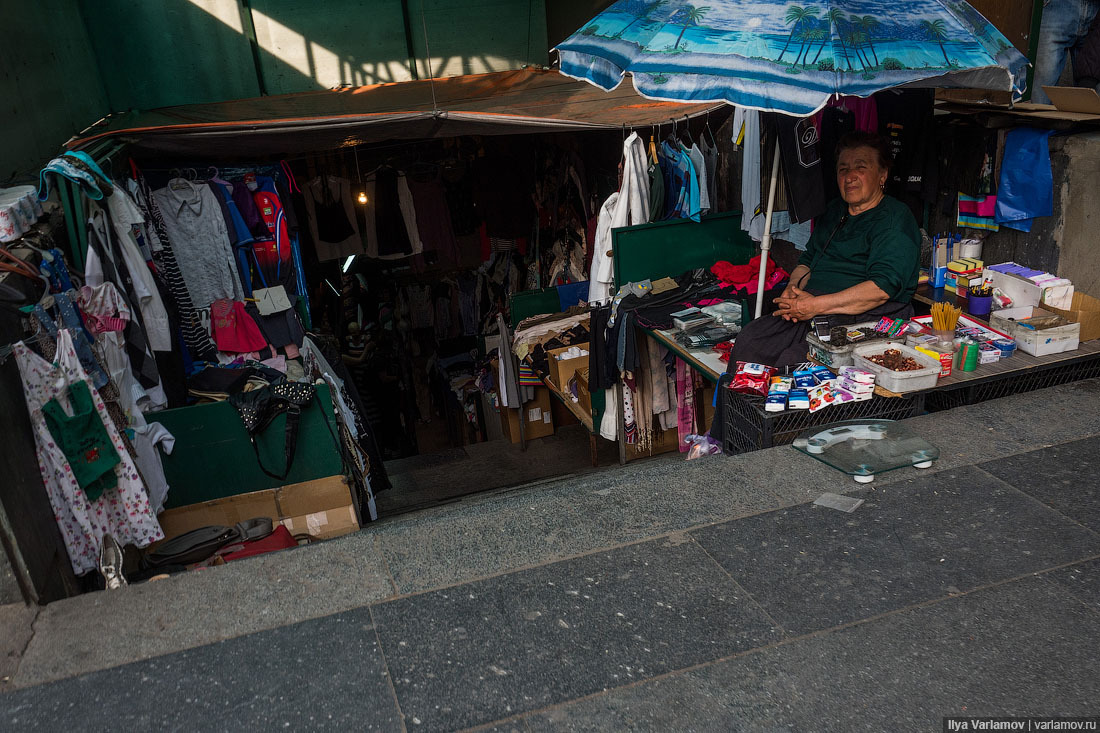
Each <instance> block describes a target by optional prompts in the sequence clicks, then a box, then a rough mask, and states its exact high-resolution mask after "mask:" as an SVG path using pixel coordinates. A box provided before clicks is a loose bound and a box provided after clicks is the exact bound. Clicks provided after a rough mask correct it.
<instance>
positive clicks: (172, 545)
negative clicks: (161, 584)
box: [145, 517, 273, 568]
mask: <svg viewBox="0 0 1100 733" xmlns="http://www.w3.org/2000/svg"><path fill="white" fill-rule="evenodd" d="M272 529H273V523H272V521H271V519H270V518H269V517H257V518H256V519H248V520H245V521H243V522H238V523H237V524H235V525H234V526H232V527H222V526H220V525H211V526H209V527H199V528H198V529H193V530H191V531H190V532H186V533H184V534H181V535H179V536H177V537H172V538H170V539H167V540H165V541H164V542H161V543H160V544H159V545H157V547H156V549H154V550H151V551H150V552H148V553H147V554H146V555H145V566H146V567H149V568H155V567H160V566H162V565H190V564H192V563H196V562H202V561H203V560H205V559H207V558H208V557H210V556H211V555H213V554H214V553H215V552H217V551H218V550H220V549H221V548H222V547H225V546H226V545H228V544H229V543H231V542H244V541H247V540H254V539H260V538H262V537H267V536H268V535H269V534H271V532H272Z"/></svg>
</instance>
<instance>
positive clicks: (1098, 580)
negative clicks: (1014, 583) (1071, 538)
mask: <svg viewBox="0 0 1100 733" xmlns="http://www.w3.org/2000/svg"><path fill="white" fill-rule="evenodd" d="M1043 577H1044V578H1046V579H1047V580H1050V581H1052V582H1054V583H1056V584H1058V585H1059V586H1060V587H1061V588H1062V589H1063V590H1065V591H1066V592H1068V593H1069V594H1070V595H1071V596H1073V597H1074V598H1076V599H1077V600H1079V601H1081V603H1084V604H1085V605H1086V606H1088V607H1089V608H1091V609H1092V610H1094V611H1097V612H1100V560H1089V561H1087V562H1082V563H1078V564H1076V565H1070V566H1069V567H1064V568H1059V569H1058V570H1051V571H1050V572H1049V573H1044V574H1043Z"/></svg>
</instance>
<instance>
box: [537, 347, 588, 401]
mask: <svg viewBox="0 0 1100 733" xmlns="http://www.w3.org/2000/svg"><path fill="white" fill-rule="evenodd" d="M571 348H573V347H572V346H563V347H561V348H560V349H550V350H549V351H547V352H546V355H547V356H548V357H549V362H550V381H551V382H553V384H554V386H555V387H557V388H558V391H559V392H561V393H562V394H565V391H566V387H567V385H568V384H569V380H570V379H572V378H573V375H574V374H576V373H577V372H579V371H580V370H581V369H587V368H588V354H585V355H584V356H576V357H573V358H572V359H558V356H559V355H561V354H564V353H565V352H567V351H569V349H571ZM581 348H582V349H583V348H584V347H583V346H582V347H581ZM585 351H587V349H585Z"/></svg>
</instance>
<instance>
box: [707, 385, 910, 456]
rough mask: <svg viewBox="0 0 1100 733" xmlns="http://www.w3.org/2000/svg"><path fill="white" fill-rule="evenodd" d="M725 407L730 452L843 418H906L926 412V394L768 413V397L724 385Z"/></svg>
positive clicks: (783, 440) (782, 441)
mask: <svg viewBox="0 0 1100 733" xmlns="http://www.w3.org/2000/svg"><path fill="white" fill-rule="evenodd" d="M719 394H720V395H721V397H720V399H721V402H722V404H720V405H719V408H720V409H722V410H725V425H724V429H725V435H723V436H722V450H723V451H724V452H725V453H727V454H734V453H747V452H749V451H754V450H761V449H763V448H771V447H772V446H776V445H786V444H788V443H792V442H794V439H795V438H797V437H798V435H799V433H801V432H802V431H803V430H805V429H806V428H812V427H817V426H818V425H821V426H825V425H829V424H830V423H834V422H838V421H840V420H859V419H868V420H874V419H880V420H904V419H905V418H907V417H915V416H916V415H919V414H921V413H922V412H923V411H924V396H925V395H924V394H923V393H919V394H913V395H904V396H902V397H878V396H875V397H872V398H871V399H869V400H864V401H862V402H849V403H847V404H843V405H833V406H832V407H827V408H825V409H824V410H819V411H817V412H810V411H809V410H786V411H784V412H765V411H764V398H763V397H760V396H758V395H746V394H741V393H740V392H733V391H731V390H729V389H725V388H722V389H720V390H719Z"/></svg>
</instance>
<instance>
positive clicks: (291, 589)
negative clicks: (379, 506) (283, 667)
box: [16, 531, 394, 686]
mask: <svg viewBox="0 0 1100 733" xmlns="http://www.w3.org/2000/svg"><path fill="white" fill-rule="evenodd" d="M393 595H394V591H393V585H392V584H391V583H390V580H389V576H388V575H387V574H386V570H385V565H384V563H383V562H382V557H381V555H380V554H379V552H378V550H377V549H376V548H375V543H374V539H373V538H372V537H371V536H370V535H369V534H368V533H367V532H365V531H364V532H356V533H355V534H352V535H347V536H345V537H340V538H338V539H334V540H329V541H327V542H319V543H316V544H313V545H309V546H308V547H299V548H295V549H293V550H284V551H282V552H274V553H269V554H267V555H260V556H257V557H250V558H246V559H244V560H238V561H235V562H231V563H229V564H227V565H224V566H220V567H214V568H209V569H206V570H200V571H197V572H190V573H182V574H180V575H175V576H172V577H171V578H168V579H165V580H159V581H156V582H153V583H142V584H140V585H132V586H129V587H127V588H123V589H122V590H118V591H100V592H97V593H87V594H84V595H82V596H76V597H73V598H67V599H65V600H63V601H57V602H55V603H51V604H49V605H48V606H46V607H45V608H44V609H43V610H42V612H41V613H40V614H39V616H38V620H37V621H36V623H35V635H34V638H33V639H32V640H31V643H30V645H29V646H28V647H27V650H26V653H25V654H24V657H23V662H22V664H21V665H20V668H19V674H18V675H17V676H16V684H17V685H19V686H27V685H32V684H40V683H42V682H50V681H53V680H57V679H63V678H65V677H72V676H74V675H77V674H84V673H86V672H93V671H95V670H97V669H106V668H108V667H115V666H118V665H120V664H126V663H128V662H134V661H137V660H139V659H148V658H149V657H154V656H160V655H163V654H171V653H173V652H178V651H182V650H184V649H190V648H193V647H197V646H201V645H203V644H211V643H214V642H217V641H222V640H224V639H229V638H233V637H235V636H244V635H245V634H251V633H256V632H258V631H265V630H268V629H273V628H276V627H278V626H284V625H286V624H291V623H296V622H298V621H304V620H306V619H309V618H318V617H321V616H327V615H330V614H334V613H339V612H341V611H347V610H351V609H354V608H361V607H363V606H366V605H368V604H370V603H372V602H374V601H378V600H381V599H383V598H388V597H392V596H393ZM227 609H232V610H231V611H228V610H227ZM119 619H125V620H126V622H125V623H119V621H118V620H119Z"/></svg>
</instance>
